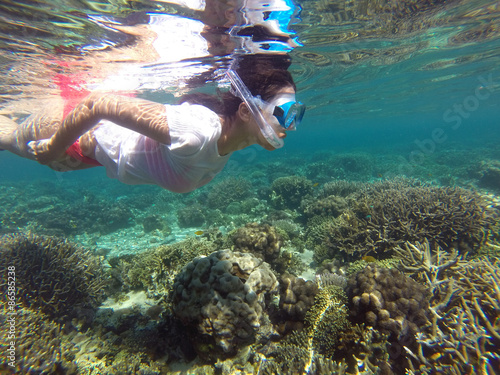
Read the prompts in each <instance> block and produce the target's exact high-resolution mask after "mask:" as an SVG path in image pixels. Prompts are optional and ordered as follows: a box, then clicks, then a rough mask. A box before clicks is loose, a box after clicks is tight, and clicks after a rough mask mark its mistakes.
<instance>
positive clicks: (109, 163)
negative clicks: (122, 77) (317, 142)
mask: <svg viewBox="0 0 500 375" xmlns="http://www.w3.org/2000/svg"><path fill="white" fill-rule="evenodd" d="M289 65H290V60H289V58H288V57H287V56H286V55H281V56H276V55H275V56H269V55H268V56H263V55H248V56H245V57H244V58H242V59H241V61H239V63H238V68H237V71H236V70H232V69H230V70H229V71H228V73H227V76H228V78H229V80H230V81H231V85H232V89H231V92H224V93H218V95H217V96H212V95H208V94H202V93H194V94H188V95H186V96H184V97H182V98H181V100H180V104H179V105H165V104H160V103H155V102H151V101H147V100H143V99H139V98H133V97H123V96H117V95H110V94H100V93H93V94H90V95H89V96H88V97H86V98H85V99H84V100H82V101H81V102H80V103H79V104H78V105H77V106H76V107H75V108H74V109H73V110H72V111H71V112H70V113H69V114H68V115H67V116H66V117H65V118H64V119H62V110H55V109H53V110H52V111H51V112H49V113H48V114H47V113H44V114H34V115H31V116H30V117H28V118H27V119H26V120H25V121H24V122H23V123H22V124H20V125H18V124H16V123H15V122H14V121H11V120H9V119H7V118H5V117H4V118H2V119H1V120H0V149H5V150H8V151H10V152H12V153H15V154H17V155H19V156H22V157H25V158H29V159H33V160H36V161H38V162H40V163H41V164H46V165H48V166H49V167H51V168H52V169H54V170H57V171H70V170H79V169H85V168H91V167H95V166H104V167H105V168H106V172H107V175H108V176H109V177H111V178H116V179H118V180H119V181H121V182H123V183H126V184H132V185H136V184H156V185H159V186H161V187H163V188H165V189H168V190H170V191H173V192H179V193H184V192H189V191H192V190H195V189H197V188H199V187H201V186H203V185H205V184H207V183H208V182H209V181H211V180H212V179H213V178H214V177H215V175H217V174H218V173H219V172H220V171H221V170H222V169H223V167H224V165H225V164H226V163H227V161H228V159H229V157H230V155H231V153H232V152H234V151H237V150H241V149H243V148H245V147H248V146H251V145H253V144H259V145H260V146H262V147H263V148H265V149H266V150H274V149H276V148H280V147H282V146H283V139H284V138H285V137H286V131H289V130H295V128H296V126H297V125H298V124H299V123H300V121H301V119H302V117H303V115H304V110H305V107H304V105H303V104H301V103H299V102H297V101H296V100H295V91H296V87H295V83H294V82H293V78H292V76H291V74H290V73H289V72H288V70H287V68H288V66H289Z"/></svg>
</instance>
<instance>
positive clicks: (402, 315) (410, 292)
mask: <svg viewBox="0 0 500 375" xmlns="http://www.w3.org/2000/svg"><path fill="white" fill-rule="evenodd" d="M347 293H348V297H349V307H350V310H351V318H352V320H353V321H355V322H357V323H364V324H367V325H368V326H371V327H374V328H375V329H377V330H378V331H380V332H382V333H385V334H387V335H388V340H389V342H390V343H391V357H390V359H391V360H392V361H393V362H394V361H395V360H396V359H398V358H399V360H401V358H403V357H402V356H404V349H403V348H404V347H408V348H412V347H415V345H416V342H415V339H414V336H415V334H417V333H420V332H421V331H422V328H421V327H424V326H425V325H426V324H428V321H429V320H428V313H429V293H428V292H427V291H426V289H425V288H424V286H422V285H421V284H419V283H417V282H416V281H415V280H413V279H411V278H410V277H408V276H406V275H405V274H403V273H402V272H400V271H399V270H397V269H394V268H393V269H387V268H383V267H378V266H371V265H369V266H367V267H365V268H364V269H363V270H361V271H359V272H357V273H356V274H354V275H353V276H351V278H350V279H349V286H348V288H347ZM397 366H398V364H394V363H393V367H397Z"/></svg>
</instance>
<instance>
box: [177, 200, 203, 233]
mask: <svg viewBox="0 0 500 375" xmlns="http://www.w3.org/2000/svg"><path fill="white" fill-rule="evenodd" d="M205 220H206V218H205V209H204V208H203V206H202V205H201V204H199V203H193V204H190V205H187V206H184V207H181V208H179V209H178V210H177V221H178V223H179V226H180V227H181V228H190V227H201V226H202V225H203V224H205Z"/></svg>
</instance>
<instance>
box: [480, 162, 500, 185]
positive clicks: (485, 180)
mask: <svg viewBox="0 0 500 375" xmlns="http://www.w3.org/2000/svg"><path fill="white" fill-rule="evenodd" d="M475 172H476V173H477V174H478V177H479V185H480V186H482V187H484V188H487V189H492V190H495V191H497V192H498V191H500V161H497V160H489V161H481V163H480V164H479V167H478V168H477V169H476V171H475Z"/></svg>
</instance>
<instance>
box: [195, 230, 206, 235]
mask: <svg viewBox="0 0 500 375" xmlns="http://www.w3.org/2000/svg"><path fill="white" fill-rule="evenodd" d="M203 233H205V232H204V231H202V230H197V231H196V232H194V234H196V235H197V236H201V235H202V234H203Z"/></svg>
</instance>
